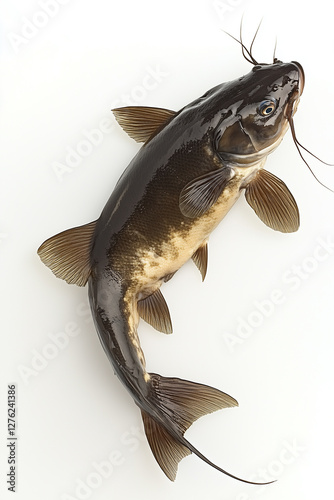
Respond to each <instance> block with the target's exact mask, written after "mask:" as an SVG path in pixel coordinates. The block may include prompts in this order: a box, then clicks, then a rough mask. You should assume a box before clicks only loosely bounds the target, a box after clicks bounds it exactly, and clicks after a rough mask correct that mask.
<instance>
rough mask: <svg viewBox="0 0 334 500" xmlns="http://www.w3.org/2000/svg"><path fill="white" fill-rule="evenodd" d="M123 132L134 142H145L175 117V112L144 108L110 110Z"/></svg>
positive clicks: (128, 107) (131, 107)
mask: <svg viewBox="0 0 334 500" xmlns="http://www.w3.org/2000/svg"><path fill="white" fill-rule="evenodd" d="M112 111H113V113H114V115H115V118H116V120H117V121H118V123H119V124H120V126H121V127H122V128H123V130H124V131H125V132H126V133H127V134H128V135H129V136H130V137H131V138H132V139H134V140H135V141H137V142H146V141H147V140H148V139H150V137H152V135H153V134H155V133H156V132H157V131H158V130H159V129H160V128H162V127H163V126H164V125H166V124H167V122H169V120H171V118H173V116H175V115H176V111H171V110H170V109H163V108H150V107H146V106H127V107H124V108H116V109H113V110H112Z"/></svg>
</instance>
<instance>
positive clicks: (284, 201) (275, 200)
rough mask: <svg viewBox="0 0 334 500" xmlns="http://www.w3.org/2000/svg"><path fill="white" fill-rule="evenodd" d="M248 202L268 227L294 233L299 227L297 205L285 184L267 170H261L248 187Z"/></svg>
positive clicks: (246, 194)
mask: <svg viewBox="0 0 334 500" xmlns="http://www.w3.org/2000/svg"><path fill="white" fill-rule="evenodd" d="M245 196H246V200H247V202H248V203H249V205H250V206H251V207H252V209H253V210H254V211H255V213H256V215H257V216H258V217H259V218H260V219H261V220H262V222H264V223H265V224H266V225H267V226H269V227H271V228H272V229H275V231H281V232H282V233H292V232H294V231H297V229H298V227H299V211H298V206H297V203H296V201H295V199H294V197H293V195H292V194H291V192H290V191H289V189H288V188H287V186H286V185H285V184H284V182H283V181H282V180H281V179H279V178H278V177H276V176H275V175H274V174H271V173H270V172H268V171H267V170H264V169H263V170H259V171H258V172H257V174H256V175H255V177H254V178H253V179H252V180H251V182H250V183H249V184H248V185H247V187H246V192H245Z"/></svg>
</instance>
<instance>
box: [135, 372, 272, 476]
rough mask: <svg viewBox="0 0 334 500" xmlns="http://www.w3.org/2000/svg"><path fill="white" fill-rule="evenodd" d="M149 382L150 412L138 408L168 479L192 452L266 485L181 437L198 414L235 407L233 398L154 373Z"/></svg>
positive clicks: (201, 386)
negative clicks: (225, 464) (215, 458)
mask: <svg viewBox="0 0 334 500" xmlns="http://www.w3.org/2000/svg"><path fill="white" fill-rule="evenodd" d="M149 383H150V385H151V394H150V397H149V402H150V403H151V404H152V414H148V413H147V412H146V411H144V410H143V409H142V410H141V412H142V417H143V423H144V427H145V433H146V436H147V440H148V442H149V445H150V447H151V450H152V452H153V455H154V457H155V459H156V460H157V462H158V464H159V466H160V467H161V469H162V470H163V471H164V473H165V474H166V476H167V477H168V478H169V479H170V480H171V481H174V480H175V477H176V473H177V468H178V464H179V462H180V461H181V460H182V459H183V458H184V457H186V456H188V455H190V454H191V453H194V454H195V455H197V456H198V457H199V458H200V459H201V460H203V461H204V462H206V463H207V464H208V465H210V466H211V467H213V468H215V469H216V470H218V471H219V472H222V473H223V474H226V475H227V476H230V477H232V478H234V479H237V480H238V481H242V482H244V483H249V484H256V485H259V484H269V483H254V482H252V481H247V480H245V479H241V478H239V477H237V476H234V475H233V474H230V473H229V472H227V471H225V470H224V469H222V468H221V467H219V466H218V465H216V464H214V463H213V462H211V461H210V460H209V459H207V458H206V457H205V456H204V455H203V454H202V453H201V452H199V451H198V450H197V449H196V448H195V447H194V446H193V445H192V444H191V443H189V441H187V439H186V438H185V437H184V433H185V431H186V430H187V429H188V428H189V427H190V426H191V424H192V423H193V422H195V421H196V420H197V419H198V418H200V417H201V416H203V415H205V414H207V413H211V412H213V411H216V410H219V409H222V408H229V407H233V406H238V402H237V401H236V400H235V399H234V398H232V397H231V396H229V395H228V394H225V393H224V392H221V391H219V390H218V389H215V388H213V387H210V386H207V385H203V384H197V383H195V382H190V381H187V380H182V379H179V378H169V377H162V376H160V375H157V374H150V382H149ZM151 415H152V416H151ZM271 482H273V481H271Z"/></svg>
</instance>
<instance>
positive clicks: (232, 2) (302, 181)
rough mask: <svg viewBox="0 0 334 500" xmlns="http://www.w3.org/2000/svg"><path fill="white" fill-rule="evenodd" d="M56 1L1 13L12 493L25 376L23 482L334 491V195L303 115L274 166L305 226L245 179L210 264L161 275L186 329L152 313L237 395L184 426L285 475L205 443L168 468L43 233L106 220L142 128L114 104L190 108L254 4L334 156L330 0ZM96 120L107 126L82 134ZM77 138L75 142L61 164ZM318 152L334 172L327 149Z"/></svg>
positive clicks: (1, 259) (195, 362) (234, 49)
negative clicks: (252, 202) (44, 252)
mask: <svg viewBox="0 0 334 500" xmlns="http://www.w3.org/2000/svg"><path fill="white" fill-rule="evenodd" d="M51 4H52V2H46V0H45V2H44V3H43V0H40V1H31V0H29V1H27V0H25V1H16V2H10V1H7V2H6V1H5V2H2V5H1V12H0V22H1V52H0V58H1V83H0V85H1V115H0V129H1V130H0V138H1V139H0V140H1V153H0V154H1V210H0V233H1V239H0V265H1V288H2V289H1V301H2V313H1V349H0V352H1V363H0V366H1V400H0V401H1V403H0V405H1V406H0V410H1V411H0V432H1V441H0V470H1V475H0V477H1V484H0V492H1V493H0V495H1V498H5V499H7V498H13V494H12V493H9V492H7V485H6V479H5V474H6V473H7V472H8V464H7V448H6V435H7V405H6V398H7V395H6V390H7V384H8V383H13V382H14V383H16V384H17V425H18V427H17V436H18V442H17V450H16V451H17V461H18V467H17V474H18V477H17V493H16V496H15V498H16V499H17V500H21V499H22V500H45V499H47V500H65V499H67V500H68V499H71V500H73V499H79V498H91V499H92V500H101V499H109V498H125V499H130V498H136V499H145V500H153V499H154V500H156V499H167V498H168V499H171V498H172V499H176V500H179V499H187V498H192V499H203V498H210V499H212V500H250V499H256V498H258V497H259V498H260V497H261V495H262V498H266V499H267V500H278V499H279V500H281V499H283V498H284V499H288V500H290V499H291V500H314V499H315V498H329V497H331V496H332V491H333V486H332V450H333V445H334V439H333V418H334V412H333V403H332V386H333V384H332V381H333V375H334V367H333V366H334V365H333V363H332V358H333V354H334V341H333V321H332V318H333V299H334V279H333V278H334V248H333V241H334V224H333V222H334V194H333V193H331V192H329V191H328V190H326V189H325V188H323V187H321V186H320V185H319V184H317V182H316V181H315V180H314V178H313V177H312V176H311V174H310V172H309V171H308V170H307V168H306V165H305V164H304V163H303V162H302V160H301V159H300V157H299V155H298V153H297V150H296V148H295V146H294V144H293V142H292V139H291V135H290V133H288V134H287V136H286V138H285V140H284V141H283V143H282V145H281V146H280V147H279V149H278V150H277V151H276V152H275V153H274V154H273V155H272V156H271V157H270V158H269V159H268V163H267V168H268V169H269V170H270V171H271V172H274V173H275V174H276V175H278V176H279V177H281V178H282V179H283V180H284V182H286V184H287V185H288V186H289V188H290V190H291V191H292V192H293V194H294V196H295V198H296V200H297V203H298V205H299V209H300V213H301V227H300V229H299V231H298V232H297V233H295V234H290V235H283V234H280V233H276V232H274V231H272V230H270V229H269V228H267V227H266V226H265V225H264V224H262V223H261V222H260V221H259V220H258V219H257V217H256V216H255V215H254V213H253V211H252V210H251V208H250V207H249V206H248V205H247V203H246V202H245V200H244V199H243V197H242V199H240V200H239V201H238V203H237V204H236V205H235V206H234V207H233V209H232V211H231V212H230V213H229V214H228V216H227V217H226V219H225V220H224V221H223V222H222V223H221V225H220V226H219V228H218V229H217V230H216V231H215V233H214V234H213V235H212V237H211V239H210V245H209V271H208V276H207V278H206V280H205V283H204V284H202V283H201V279H200V275H199V273H198V271H197V270H196V268H195V266H194V265H193V264H192V263H189V264H187V265H185V266H184V268H183V269H182V270H181V271H180V272H179V273H177V275H176V276H175V277H174V278H173V280H172V281H171V282H169V283H168V284H166V285H165V286H164V295H165V297H166V300H167V302H168V304H169V307H170V311H171V314H172V319H173V326H174V333H173V335H172V336H165V335H163V334H160V333H158V332H156V331H154V330H153V329H152V328H151V327H149V326H148V325H146V324H144V323H143V322H141V324H140V327H139V334H140V338H141V341H142V346H143V349H144V352H145V355H146V359H147V365H148V370H149V371H155V372H158V373H161V374H163V375H169V376H178V377H182V378H186V379H190V380H194V381H198V382H203V383H207V384H210V385H213V386H214V387H217V388H219V389H221V390H224V391H226V392H228V393H229V394H231V395H233V396H234V397H235V398H236V399H237V400H238V401H239V404H240V407H239V408H233V409H229V410H224V411H220V412H216V413H215V414H212V415H208V416H206V417H203V418H202V419H201V420H200V421H198V422H196V423H195V424H194V425H193V426H192V428H191V429H190V430H189V431H188V433H187V437H188V438H189V440H190V441H192V442H193V443H194V445H195V446H197V447H198V448H199V449H200V450H201V451H203V452H204V453H205V454H206V455H207V456H208V457H209V458H211V459H212V460H213V461H215V462H216V463H218V464H219V465H221V466H222V467H223V468H225V469H227V470H228V471H229V472H231V473H233V474H236V475H239V476H241V477H243V478H246V479H247V478H250V477H253V478H254V479H256V480H261V479H263V478H264V477H268V478H272V479H278V481H277V482H276V483H275V484H273V485H271V486H268V487H265V488H264V487H256V486H255V487H254V486H250V485H246V484H243V483H240V482H237V481H235V480H233V479H230V478H228V477H226V476H224V475H222V474H220V473H219V472H217V471H215V470H213V469H212V468H210V467H209V466H208V465H206V464H204V463H203V462H201V461H200V460H199V459H198V458H197V457H195V456H191V457H188V458H187V459H185V460H184V461H182V462H181V464H180V466H179V472H178V476H177V479H176V482H175V483H171V482H169V481H168V479H166V478H165V476H164V475H163V473H162V472H161V471H160V469H159V467H158V466H157V465H156V463H155V460H154V458H153V456H152V454H151V451H150V450H149V447H148V445H147V443H146V440H145V439H144V438H143V436H142V424H141V418H140V413H139V411H138V408H137V407H136V406H135V405H134V404H133V402H132V400H131V398H130V397H129V396H128V394H127V393H126V391H125V390H124V389H123V387H122V385H121V384H120V383H119V381H118V380H117V379H116V378H115V377H114V375H113V372H112V369H111V367H110V365H109V363H108V360H107V358H106V356H105V355H104V353H103V351H102V349H101V347H100V344H99V341H98V338H97V335H96V333H95V330H94V327H93V324H92V322H91V321H90V319H89V318H90V315H89V312H88V309H87V305H86V303H87V290H86V288H84V289H80V288H78V287H75V286H69V285H67V284H66V283H65V282H62V281H61V280H58V279H56V278H55V277H54V276H53V275H52V273H51V272H50V271H49V270H48V269H47V268H45V267H44V266H43V265H42V264H41V262H40V260H39V258H38V256H37V255H36V250H37V248H38V246H39V245H40V244H41V243H42V241H43V240H44V239H46V238H48V237H49V236H51V235H53V234H55V233H57V232H59V231H61V230H63V229H66V228H69V227H72V226H76V225H80V224H84V223H86V222H89V221H91V220H94V219H96V217H97V216H98V215H99V213H100V211H101V209H102V208H103V206H104V203H105V202H106V200H107V198H108V197H109V194H110V192H111V190H112V188H113V186H114V184H115V182H116V181H117V179H118V177H119V176H120V174H121V173H122V171H123V170H124V168H125V167H126V166H127V164H128V162H129V161H130V160H131V158H132V157H133V156H134V154H135V153H136V151H137V150H138V148H139V147H140V146H139V145H138V144H136V143H135V142H134V141H133V140H131V139H130V138H128V137H127V135H126V134H125V133H124V132H123V131H122V130H121V129H120V127H118V126H117V124H116V123H115V122H114V121H113V118H112V113H111V111H110V109H111V108H112V107H113V106H115V105H126V104H127V102H126V99H128V98H127V97H126V96H130V99H131V100H132V102H133V104H139V105H151V106H161V107H166V108H170V109H175V110H177V109H179V108H180V107H182V106H183V105H185V104H186V103H188V102H190V101H191V100H193V99H195V98H196V97H198V96H200V95H202V94H203V93H204V92H205V91H206V90H208V89H209V88H211V87H213V86H215V85H217V84H218V83H221V82H223V81H227V80H231V79H234V78H237V77H239V76H241V75H243V74H245V73H247V72H248V71H250V69H251V66H250V65H249V64H248V63H247V62H246V61H245V60H244V59H243V58H242V56H241V51H240V47H239V46H238V45H237V43H235V42H234V41H233V40H232V39H230V38H229V37H228V36H226V35H225V34H224V32H223V31H222V30H227V31H229V32H230V33H232V34H234V35H236V36H238V29H239V24H240V19H241V15H242V13H244V39H245V42H246V43H247V44H248V45H249V44H250V41H251V39H252V36H253V34H254V32H255V29H256V27H257V24H258V22H259V21H260V19H261V18H262V17H263V18H264V21H263V26H262V27H261V30H260V33H259V37H258V40H257V42H256V44H255V47H254V54H255V57H256V58H257V59H258V60H259V61H260V62H270V61H271V60H272V53H273V47H274V44H275V36H276V35H277V38H278V46H277V57H279V58H280V59H282V60H284V61H290V60H297V61H299V62H300V63H301V64H302V65H303V67H304V70H305V74H306V86H305V91H304V94H303V96H302V99H301V102H300V105H299V109H298V113H297V115H296V117H295V126H296V131H297V135H298V137H299V139H300V141H301V142H302V143H303V144H304V145H305V146H306V147H308V148H309V149H311V150H312V151H314V152H315V153H318V154H319V155H320V156H321V157H322V158H323V159H325V160H326V159H327V161H330V160H332V161H333V160H334V149H333V125H332V123H333V113H334V108H333V65H332V59H333V29H332V19H333V17H332V16H333V14H332V11H331V9H332V6H331V2H330V1H329V0H328V1H324V0H319V1H317V2H311V3H310V2H308V3H305V2H302V1H301V0H300V1H297V2H291V0H289V1H287V0H280V2H272V1H268V0H267V1H265V2H264V1H263V2H261V1H255V0H254V1H251V0H249V1H246V0H225V1H223V0H222V1H221V2H215V1H213V0H184V1H181V0H177V1H176V0H169V1H168V2H164V3H159V2H155V1H149V0H141V1H138V2H137V1H135V0H127V1H123V2H110V1H107V0H96V1H94V2H88V1H81V2H79V1H78V0H70V1H65V0H62V2H60V0H59V1H56V0H55V1H54V2H53V8H51ZM43 5H44V9H43ZM45 5H48V6H49V7H45ZM57 6H58V7H57ZM46 11H47V12H48V13H45V12H46ZM41 13H42V14H41ZM43 13H44V14H43ZM152 71H153V72H154V71H155V73H153V74H154V75H155V76H154V77H153V76H152ZM148 75H151V76H148ZM157 75H159V76H157ZM106 119H107V120H109V121H107V122H106ZM101 123H102V124H104V125H105V124H106V123H107V124H108V126H109V129H106V128H104V129H103V131H102V132H100V134H96V133H95V136H94V134H93V136H90V137H91V138H92V137H95V144H92V142H90V143H87V134H88V133H89V132H91V131H92V130H93V129H98V128H99V127H100V130H101ZM88 135H89V134H88ZM82 141H84V142H82ZM87 144H88V145H87ZM73 151H77V156H76V160H73V158H72V164H66V161H70V160H69V159H68V155H69V154H70V153H71V152H72V155H73ZM78 151H79V153H78ZM66 159H67V160H66ZM60 164H62V165H63V166H65V167H67V170H66V172H63V173H62V174H61V175H60V174H59V165H60ZM310 164H311V165H312V166H313V168H314V171H315V172H316V173H317V175H318V176H319V177H320V178H321V179H322V180H323V181H324V182H327V184H328V185H330V186H331V187H332V188H334V170H333V167H327V166H325V165H322V164H320V163H318V162H317V161H316V160H315V159H313V158H310ZM57 165H58V166H57ZM57 169H58V170H57ZM324 242H327V246H326V245H325V246H324ZM319 245H320V246H319ZM321 245H322V246H321ZM296 273H298V274H296ZM275 290H276V291H275ZM273 296H274V297H276V298H277V297H279V298H280V301H279V303H276V304H273V302H272V299H273V298H274V297H273ZM268 301H270V302H268ZM261 311H262V312H261ZM241 325H243V326H242V327H241ZM60 332H62V333H63V335H58V336H57V335H56V334H57V333H60ZM73 333H74V334H76V335H74V336H73ZM70 334H72V335H71V336H70ZM56 338H57V339H58V343H59V342H60V339H62V343H63V344H62V346H61V347H60V346H59V345H58V347H57V346H56V343H55V340H54V339H56ZM65 344H66V345H65ZM111 461H114V462H116V465H115V464H114V467H113V470H111V467H112V465H111ZM107 462H108V464H107ZM101 464H102V465H101ZM99 467H100V468H101V467H102V469H100V472H98V469H99ZM102 471H103V473H104V475H105V476H108V477H102V475H101V474H102ZM84 485H86V486H84Z"/></svg>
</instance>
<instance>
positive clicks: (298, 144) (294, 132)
mask: <svg viewBox="0 0 334 500" xmlns="http://www.w3.org/2000/svg"><path fill="white" fill-rule="evenodd" d="M288 120H289V125H290V129H291V134H292V138H293V142H294V143H295V145H296V148H297V151H298V153H299V155H300V157H301V159H302V160H303V162H304V163H305V165H306V166H307V168H308V169H309V170H310V172H311V174H312V175H313V177H314V178H315V179H316V181H318V182H319V184H321V185H322V186H323V187H324V188H326V189H328V190H329V191H331V192H332V193H334V191H333V189H331V188H329V187H328V186H326V184H323V183H322V182H321V181H320V180H319V179H318V177H317V176H316V175H315V173H314V172H313V170H312V169H311V167H310V165H309V164H308V163H307V161H306V160H305V158H304V156H303V155H302V152H301V150H300V148H302V149H304V150H305V151H307V153H309V154H310V155H312V156H313V157H314V158H316V159H317V160H319V161H321V163H324V164H325V165H331V166H333V164H331V163H326V162H325V161H323V160H321V159H320V158H318V156H316V155H315V154H313V153H311V151H309V150H308V149H306V148H305V147H304V146H302V144H300V142H299V141H298V139H297V137H296V131H295V126H294V123H293V119H292V117H290V118H289V119H288Z"/></svg>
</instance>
